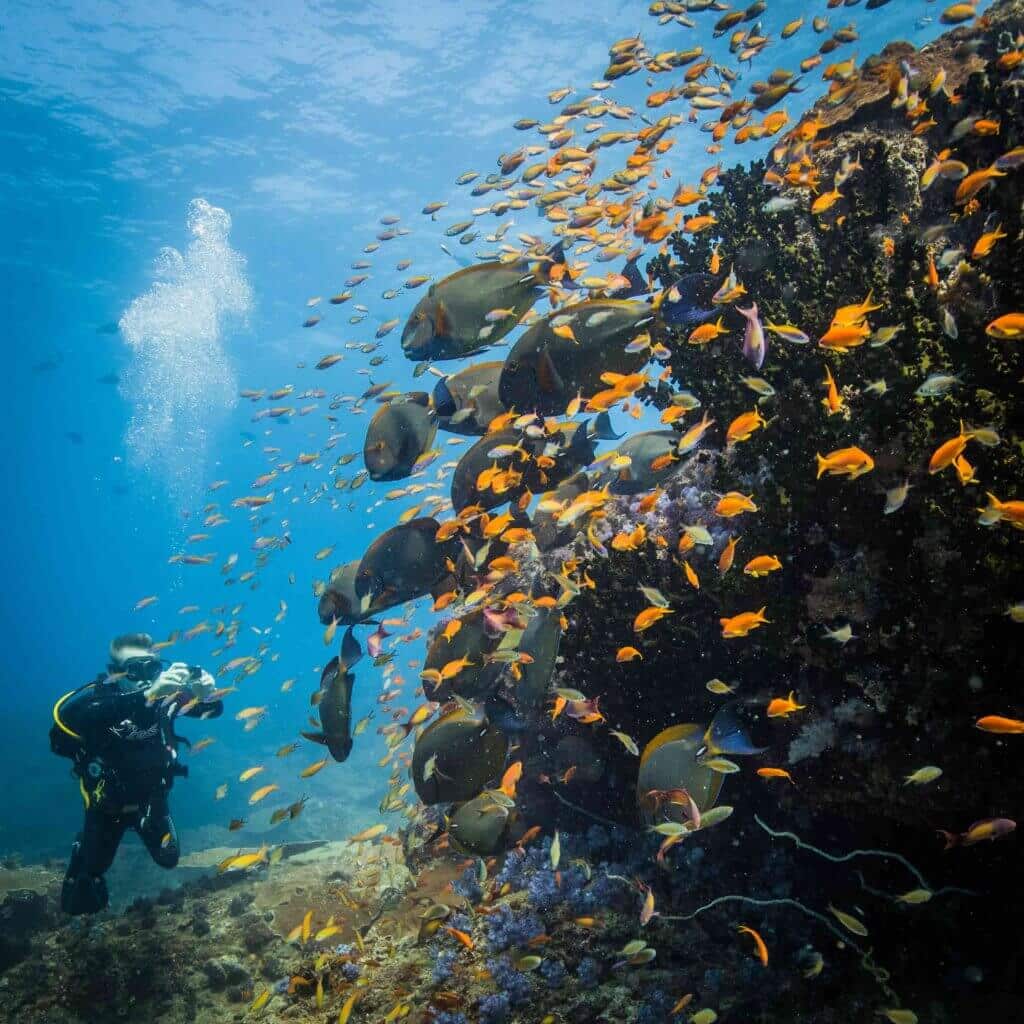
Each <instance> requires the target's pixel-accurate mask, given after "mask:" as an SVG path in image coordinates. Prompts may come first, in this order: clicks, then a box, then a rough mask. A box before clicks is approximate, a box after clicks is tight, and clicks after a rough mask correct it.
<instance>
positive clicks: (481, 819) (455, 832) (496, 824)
mask: <svg viewBox="0 0 1024 1024" xmlns="http://www.w3.org/2000/svg"><path fill="white" fill-rule="evenodd" d="M499 795H500V794H499ZM511 814H512V811H511V810H510V809H509V808H508V807H505V806H504V804H502V803H499V802H498V800H497V799H496V797H495V796H494V795H493V794H492V793H489V792H488V793H481V794H480V795H479V796H476V797H474V798H473V799H472V800H468V801H466V803H464V804H459V806H458V807H456V808H454V809H453V810H452V812H451V814H450V815H449V816H448V836H449V838H450V839H451V841H452V844H453V845H454V846H456V847H457V848H458V849H459V850H462V851H463V852H465V853H475V854H477V855H478V856H480V857H486V856H489V855H490V854H492V853H497V852H498V850H500V849H501V848H502V847H503V846H504V844H505V839H506V835H507V832H508V825H509V818H510V816H511Z"/></svg>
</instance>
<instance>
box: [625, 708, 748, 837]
mask: <svg viewBox="0 0 1024 1024" xmlns="http://www.w3.org/2000/svg"><path fill="white" fill-rule="evenodd" d="M764 749H765V748H764V747H755V746H754V745H753V744H752V743H751V742H750V739H749V737H748V736H747V733H746V730H745V728H744V726H743V723H742V722H741V720H740V718H739V716H738V715H737V713H736V711H735V709H734V708H733V707H732V706H731V705H730V706H727V707H724V708H722V709H721V710H720V711H719V712H718V713H717V714H716V715H715V716H714V718H713V719H712V720H711V723H710V725H708V726H703V725H700V724H698V723H697V722H684V723H682V724H680V725H673V726H670V727H669V728H668V729H664V730H662V731H661V732H660V733H658V735H657V736H655V737H654V739H652V740H651V741H650V743H648V744H647V746H646V747H644V749H643V752H642V753H641V755H640V770H639V773H638V775H637V781H636V795H637V805H638V807H639V809H640V815H641V817H642V819H643V821H644V822H645V823H646V824H648V825H651V824H658V823H660V822H665V821H677V822H683V821H686V820H687V818H688V817H690V815H689V814H688V813H687V812H686V804H685V802H679V801H678V800H673V799H669V798H668V794H673V793H677V792H678V791H680V790H683V791H685V792H686V793H688V794H689V795H690V797H692V798H693V801H694V803H695V804H696V805H697V808H698V810H699V811H700V812H701V813H702V814H703V813H704V812H705V811H708V810H710V809H711V808H712V807H714V805H715V803H716V802H717V800H718V795H719V793H720V791H721V789H722V781H723V779H724V776H723V775H722V773H721V772H719V771H716V770H715V769H714V768H713V767H710V766H709V765H708V763H707V762H708V761H709V760H711V759H713V758H715V757H718V756H719V755H724V754H732V755H748V754H758V753H761V752H762V751H763V750H764Z"/></svg>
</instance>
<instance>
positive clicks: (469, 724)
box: [412, 705, 508, 804]
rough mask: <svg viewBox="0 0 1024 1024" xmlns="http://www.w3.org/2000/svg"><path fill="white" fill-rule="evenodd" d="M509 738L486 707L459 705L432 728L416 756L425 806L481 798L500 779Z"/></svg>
mask: <svg viewBox="0 0 1024 1024" xmlns="http://www.w3.org/2000/svg"><path fill="white" fill-rule="evenodd" d="M507 757H508V739H507V738H506V737H505V734H504V733H503V732H502V731H501V730H500V729H497V728H495V727H494V726H493V725H491V723H490V722H489V721H488V720H487V715H486V713H485V711H484V709H483V706H482V705H477V706H470V707H464V706H459V707H457V708H456V709H455V710H454V711H450V712H449V713H448V714H446V715H443V716H442V717H441V718H438V719H436V720H435V721H433V722H431V724H430V725H428V726H427V728H426V729H424V730H423V732H422V733H421V734H420V736H419V739H417V740H416V746H415V748H414V750H413V753H412V781H413V785H414V786H415V787H416V793H417V794H418V795H419V798H420V799H421V800H422V801H423V802H424V803H425V804H441V803H455V802H457V801H460V800H469V799H471V798H472V797H474V796H476V795H477V794H478V793H479V792H480V791H481V790H482V789H483V788H484V787H485V786H486V785H487V784H488V783H489V782H491V781H493V780H494V779H496V778H497V776H499V775H500V774H501V771H502V769H503V768H504V767H505V759H506V758H507Z"/></svg>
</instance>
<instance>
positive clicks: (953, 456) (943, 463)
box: [928, 422, 971, 473]
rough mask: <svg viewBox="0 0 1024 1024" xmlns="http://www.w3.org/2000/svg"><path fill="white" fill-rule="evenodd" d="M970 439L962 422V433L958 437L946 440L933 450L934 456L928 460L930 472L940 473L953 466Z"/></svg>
mask: <svg viewBox="0 0 1024 1024" xmlns="http://www.w3.org/2000/svg"><path fill="white" fill-rule="evenodd" d="M970 439H971V435H970V434H969V433H968V432H966V431H965V430H964V425H963V423H962V422H961V424H960V433H959V434H957V435H956V437H952V438H950V439H949V440H948V441H944V442H943V443H942V444H940V445H939V447H938V448H936V449H935V451H934V452H932V457H931V459H929V460H928V472H929V473H940V472H942V470H944V469H946V468H948V467H949V466H952V465H953V464H954V463H955V462H956V460H957V459H958V458H959V457H960V456H961V455H962V454H963V450H964V449H965V448H966V447H967V442H968V441H969V440H970Z"/></svg>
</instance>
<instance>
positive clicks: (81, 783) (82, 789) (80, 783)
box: [58, 723, 90, 810]
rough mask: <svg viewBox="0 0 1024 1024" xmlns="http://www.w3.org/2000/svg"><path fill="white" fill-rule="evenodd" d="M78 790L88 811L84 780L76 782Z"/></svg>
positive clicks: (88, 801) (87, 793) (87, 794)
mask: <svg viewBox="0 0 1024 1024" xmlns="http://www.w3.org/2000/svg"><path fill="white" fill-rule="evenodd" d="M58 724H59V723H58ZM78 788H79V790H80V791H81V793H82V800H84V801H85V809H86V810H89V803H90V800H89V791H88V790H87V789H86V788H85V780H84V779H79V780H78Z"/></svg>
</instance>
